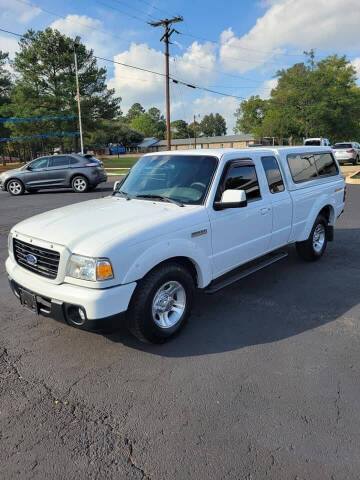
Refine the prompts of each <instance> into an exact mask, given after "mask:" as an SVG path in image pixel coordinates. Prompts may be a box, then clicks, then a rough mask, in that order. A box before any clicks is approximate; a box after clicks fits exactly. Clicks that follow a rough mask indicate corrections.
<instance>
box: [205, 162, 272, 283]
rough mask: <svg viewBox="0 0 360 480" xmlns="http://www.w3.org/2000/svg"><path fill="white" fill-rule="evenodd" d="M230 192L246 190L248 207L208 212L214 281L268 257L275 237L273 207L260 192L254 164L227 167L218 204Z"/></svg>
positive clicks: (247, 163) (234, 163) (231, 163)
mask: <svg viewBox="0 0 360 480" xmlns="http://www.w3.org/2000/svg"><path fill="white" fill-rule="evenodd" d="M228 189H239V190H245V193H246V197H247V206H246V207H239V208H227V209H225V210H215V209H214V208H211V209H210V211H209V214H210V221H211V231H212V245H213V258H212V259H213V274H214V278H216V277H219V276H220V275H222V274H224V273H226V272H228V271H230V270H232V269H234V268H236V267H238V266H240V265H242V264H244V263H246V262H248V261H250V260H253V259H254V258H256V257H259V256H261V255H263V254H265V253H266V252H267V251H268V249H269V246H270V240H271V234H272V207H271V203H270V202H269V199H268V198H267V197H268V195H267V193H266V191H263V190H264V189H261V188H260V184H259V181H258V176H257V173H256V167H255V164H254V162H253V161H252V160H248V159H246V160H234V161H230V162H229V163H228V164H226V165H225V168H224V173H223V176H222V179H221V180H220V183H219V187H218V190H217V193H216V197H215V201H219V200H220V198H221V195H222V193H223V192H224V191H225V190H228Z"/></svg>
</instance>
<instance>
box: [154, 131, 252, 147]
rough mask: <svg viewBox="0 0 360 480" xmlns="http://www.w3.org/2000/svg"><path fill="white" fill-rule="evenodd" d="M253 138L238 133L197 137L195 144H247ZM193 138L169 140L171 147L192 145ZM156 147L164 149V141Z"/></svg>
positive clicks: (249, 135)
mask: <svg viewBox="0 0 360 480" xmlns="http://www.w3.org/2000/svg"><path fill="white" fill-rule="evenodd" d="M254 138H255V137H254V136H253V135H251V134H247V133H238V134H236V135H221V136H219V137H198V138H197V139H196V143H199V144H200V143H227V142H249V141H252V140H254ZM193 143H194V138H174V139H171V145H192V144H193ZM156 146H159V147H163V146H164V147H166V140H160V141H159V142H158V143H157V144H156Z"/></svg>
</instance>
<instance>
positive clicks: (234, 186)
mask: <svg viewBox="0 0 360 480" xmlns="http://www.w3.org/2000/svg"><path fill="white" fill-rule="evenodd" d="M230 189H231V190H245V192H246V197H247V199H248V200H259V199H260V198H261V193H260V187H259V182H258V178H257V175H256V170H255V167H254V166H253V165H233V166H231V167H230V169H229V171H228V173H227V175H226V179H225V182H224V188H223V190H230Z"/></svg>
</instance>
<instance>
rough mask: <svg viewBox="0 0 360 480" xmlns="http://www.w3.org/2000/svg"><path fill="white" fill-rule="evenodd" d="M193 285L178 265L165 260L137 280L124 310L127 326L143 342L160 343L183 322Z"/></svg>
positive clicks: (190, 302)
mask: <svg viewBox="0 0 360 480" xmlns="http://www.w3.org/2000/svg"><path fill="white" fill-rule="evenodd" d="M194 291H195V285H194V280H193V278H192V276H191V274H190V273H189V272H188V270H186V269H185V268H184V267H183V266H182V265H179V264H177V263H169V264H165V265H162V266H160V267H158V268H156V269H154V270H152V271H151V272H150V273H149V274H148V275H147V276H146V277H144V278H143V280H141V281H140V282H139V284H138V286H137V288H136V290H135V292H134V295H133V298H132V300H131V303H130V307H129V310H128V325H129V329H130V331H131V332H132V334H133V335H135V337H137V338H138V339H139V340H140V341H142V342H145V343H164V342H165V341H166V340H168V339H169V338H170V337H173V336H174V335H175V334H176V333H177V332H179V330H180V329H181V328H182V327H183V326H184V325H185V323H186V321H187V319H188V317H189V315H190V311H191V307H192V302H193V297H194Z"/></svg>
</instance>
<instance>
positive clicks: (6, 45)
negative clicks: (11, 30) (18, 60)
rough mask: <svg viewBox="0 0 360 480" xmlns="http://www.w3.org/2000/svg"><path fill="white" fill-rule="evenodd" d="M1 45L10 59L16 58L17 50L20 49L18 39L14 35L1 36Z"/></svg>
mask: <svg viewBox="0 0 360 480" xmlns="http://www.w3.org/2000/svg"><path fill="white" fill-rule="evenodd" d="M0 45H1V51H3V52H7V53H8V54H9V58H10V59H13V58H14V56H15V52H16V51H17V50H18V49H19V44H18V41H17V40H15V38H13V37H3V36H0Z"/></svg>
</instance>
